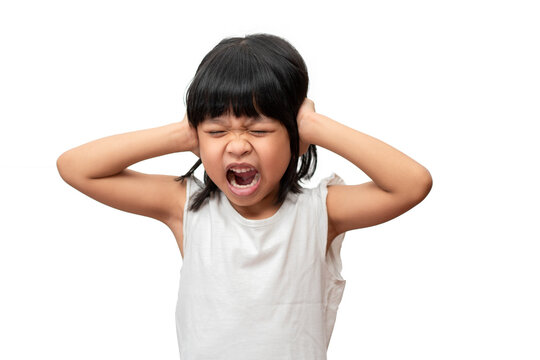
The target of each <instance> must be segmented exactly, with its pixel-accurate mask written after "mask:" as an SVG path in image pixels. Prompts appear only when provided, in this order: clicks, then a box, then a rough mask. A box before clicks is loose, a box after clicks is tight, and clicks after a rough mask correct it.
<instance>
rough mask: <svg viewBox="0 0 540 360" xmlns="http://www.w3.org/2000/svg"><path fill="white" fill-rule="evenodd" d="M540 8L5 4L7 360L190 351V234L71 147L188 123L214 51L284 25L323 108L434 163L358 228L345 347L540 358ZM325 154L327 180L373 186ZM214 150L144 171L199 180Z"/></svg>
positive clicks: (1, 330)
mask: <svg viewBox="0 0 540 360" xmlns="http://www.w3.org/2000/svg"><path fill="white" fill-rule="evenodd" d="M534 3H535V2H534V1H478V0H467V1H371V2H356V5H353V2H340V1H333V2H330V5H329V3H328V2H321V3H320V4H319V3H316V2H312V1H310V2H308V1H272V2H270V1H267V2H256V1H253V0H251V1H215V2H208V1H207V2H204V1H200V2H196V1H189V2H179V1H156V0H154V1H149V0H147V1H133V0H131V1H121V0H106V1H103V0H100V1H96V0H94V1H74V0H69V1H67V0H66V1H59V0H50V1H24V0H19V1H15V0H12V1H3V2H2V3H1V5H0V47H1V48H0V51H1V53H2V54H1V56H0V65H1V66H0V118H1V122H0V124H1V125H0V126H1V132H0V156H1V162H0V166H1V174H2V175H1V178H0V181H1V186H0V199H1V204H2V205H1V206H2V218H1V219H2V220H1V222H2V225H1V227H0V238H1V242H0V288H1V296H0V339H1V343H2V344H1V345H0V358H2V359H6V360H7V359H9V360H19V359H55V360H61V359H70V360H71V359H103V360H106V359H170V360H173V359H178V348H177V343H176V332H175V331H176V329H175V323H174V310H175V304H176V300H177V291H178V281H179V271H180V267H181V261H182V259H181V257H180V253H179V251H178V248H177V245H176V243H175V240H174V237H173V235H172V233H171V232H170V230H169V229H168V228H167V227H166V226H164V225H163V224H161V223H159V222H158V221H155V220H153V219H150V218H145V217H142V216H139V215H133V214H130V213H126V212H122V211H119V210H116V209H114V208H111V207H107V206H105V205H103V204H101V203H99V202H97V201H95V200H93V199H91V198H89V197H87V196H86V195H84V194H82V193H80V192H78V191H77V190H75V189H73V188H72V187H70V186H69V185H67V184H66V183H65V182H63V180H62V179H61V178H60V176H59V174H58V172H57V169H56V159H57V157H58V156H59V155H60V154H61V153H62V152H64V151H66V150H68V149H70V148H73V147H75V146H78V145H80V144H83V143H86V142H89V141H91V140H95V139H97V138H101V137H105V136H108V135H113V134H117V133H124V132H128V131H132V130H138V129H145V128H151V127H157V126H161V125H165V124H168V123H171V122H175V121H180V120H181V119H182V116H183V114H184V110H185V107H184V106H185V105H184V96H185V90H186V88H187V86H188V84H189V81H190V80H191V78H192V77H193V75H194V73H195V70H196V67H197V65H198V64H199V62H200V61H201V60H202V58H203V56H204V55H205V54H206V53H207V52H208V51H209V50H210V49H211V48H212V47H213V46H214V45H215V44H217V43H218V42H219V41H220V40H221V39H222V38H224V37H228V36H243V35H246V34H250V33H255V32H268V33H273V34H276V35H279V36H282V37H284V38H286V39H287V40H289V41H290V42H291V43H292V44H293V45H294V46H295V47H296V48H297V49H298V50H299V52H300V53H301V54H302V56H303V57H304V59H305V61H306V63H307V66H308V70H309V74H310V88H309V93H308V96H309V97H310V98H311V99H313V100H314V102H315V106H316V109H317V111H318V112H320V113H323V114H325V115H327V116H330V117H332V118H333V119H335V120H337V121H340V122H342V123H344V124H346V125H348V126H350V127H353V128H355V129H358V130H360V131H362V132H365V133H367V134H369V135H372V136H374V137H376V138H378V139H380V140H382V141H384V142H386V143H388V144H390V145H392V146H394V147H395V148H397V149H399V150H400V151H402V152H404V153H406V154H407V155H409V156H410V157H412V158H413V159H415V160H416V161H418V162H419V163H421V164H422V165H424V166H425V167H426V168H427V169H428V170H429V171H430V173H431V175H432V177H433V188H432V190H431V193H430V194H429V195H428V197H427V198H426V199H425V200H424V201H423V202H422V203H420V204H419V205H417V206H416V207H415V208H413V209H412V210H410V211H409V212H407V213H405V214H403V215H401V216H400V217H398V218H396V219H394V220H392V221H389V222H387V223H383V224H380V225H377V226H374V227H370V228H365V229H359V230H355V231H352V232H349V233H348V234H347V235H346V237H345V241H344V244H343V248H342V259H343V271H342V275H343V277H344V278H345V279H346V280H347V284H346V288H345V293H344V297H343V300H342V303H341V306H340V309H339V312H338V317H337V321H336V326H335V329H334V333H333V335H332V340H331V342H330V347H329V350H328V358H329V359H330V360H346V359H350V360H356V359H366V360H367V359H369V360H379V359H381V360H382V359H392V360H394V359H415V360H420V359H429V360H432V359H452V360H454V359H475V360H476V359H520V360H526V359H540V310H539V305H538V304H540V289H539V285H540V282H539V280H540V276H539V274H540V262H539V261H538V259H539V257H540V245H539V240H540V231H539V230H538V228H537V222H538V215H539V211H538V207H537V205H538V202H539V201H540V196H539V190H538V188H539V183H540V182H539V180H540V179H539V170H538V160H537V157H538V154H539V153H540V152H539V146H538V140H537V137H538V131H537V130H536V128H535V127H534V125H535V124H534V123H535V122H538V121H539V120H540V110H539V108H540V106H539V100H540V85H539V84H540V71H539V68H540V67H539V64H540V51H539V43H540V42H539V40H540V36H539V34H540V25H539V21H538V19H539V17H540V12H539V11H538V9H537V8H535V4H534ZM319 154H320V160H319V168H318V170H317V174H316V176H315V178H314V179H313V181H312V183H311V184H308V187H312V186H313V184H315V183H317V182H318V180H319V179H321V178H322V177H326V176H328V175H329V174H330V173H331V172H336V173H338V174H339V175H340V176H341V177H342V178H343V179H344V180H345V181H346V183H348V184H355V183H361V182H365V181H368V180H369V178H368V177H367V176H366V175H365V174H364V173H363V172H362V171H361V170H359V169H357V168H355V167H354V166H353V165H352V164H351V163H349V162H347V161H346V160H344V159H342V158H340V157H338V156H337V155H335V154H333V153H329V152H328V151H325V150H324V149H321V148H319ZM195 160H196V157H195V156H194V155H193V154H191V153H176V154H170V155H166V156H162V157H159V158H154V159H149V160H145V161H143V162H140V163H137V164H135V165H133V166H132V168H133V169H135V170H138V171H143V172H148V173H160V174H168V175H180V174H183V173H184V172H185V171H187V170H188V169H189V167H191V165H192V164H193V163H194V162H195ZM198 174H199V175H200V172H199V173H198Z"/></svg>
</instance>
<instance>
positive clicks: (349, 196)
mask: <svg viewBox="0 0 540 360" xmlns="http://www.w3.org/2000/svg"><path fill="white" fill-rule="evenodd" d="M297 119H298V129H299V132H300V139H301V152H302V153H303V152H305V150H306V149H307V145H308V144H314V145H318V146H322V147H324V148H325V149H328V150H330V151H332V152H334V153H336V154H338V155H340V156H342V157H344V158H345V159H347V160H349V161H350V162H352V163H353V164H354V165H356V166H357V167H358V168H360V169H361V170H362V171H363V172H364V173H366V175H368V176H369V177H370V178H371V179H372V180H373V181H370V182H366V183H363V184H359V185H334V186H329V187H328V195H327V199H326V204H327V211H328V226H329V238H330V239H333V237H334V236H337V235H338V234H341V233H343V232H346V231H348V230H353V229H359V228H363V227H369V226H373V225H377V224H380V223H383V222H386V221H388V220H391V219H393V218H395V217H397V216H399V215H401V214H403V213H405V212H406V211H408V210H410V209H411V208H413V207H414V206H415V205H417V204H418V203H420V202H421V201H422V200H423V199H424V198H425V197H426V196H427V194H428V193H429V192H430V190H431V186H432V178H431V174H430V173H429V171H428V170H427V169H426V168H425V167H424V166H422V165H421V164H419V163H417V162H416V161H414V160H413V159H411V158H410V157H408V156H407V155H405V154H404V153H402V152H400V151H399V150H397V149H395V148H393V147H392V146H390V145H388V144H386V143H384V142H382V141H380V140H378V139H376V138H374V137H372V136H369V135H367V134H364V133H362V132H360V131H358V130H355V129H352V128H350V127H348V126H346V125H343V124H341V123H339V122H337V121H335V120H332V119H331V118H329V117H327V116H324V115H321V114H318V113H316V112H315V107H314V104H313V101H311V100H309V99H307V98H306V100H305V101H304V103H303V104H302V107H301V108H300V111H299V112H298V118H297Z"/></svg>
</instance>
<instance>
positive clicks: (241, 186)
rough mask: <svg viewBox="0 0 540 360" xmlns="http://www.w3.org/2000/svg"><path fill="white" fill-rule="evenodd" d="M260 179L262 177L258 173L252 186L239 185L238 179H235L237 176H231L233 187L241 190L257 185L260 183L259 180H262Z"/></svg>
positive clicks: (252, 181)
mask: <svg viewBox="0 0 540 360" xmlns="http://www.w3.org/2000/svg"><path fill="white" fill-rule="evenodd" d="M260 177H261V176H260V175H259V173H257V174H255V176H254V177H253V180H251V184H246V185H238V184H237V183H236V178H235V176H234V175H233V176H231V185H232V186H234V187H237V188H239V189H245V188H248V187H250V186H253V185H255V184H256V183H257V181H259V178H260Z"/></svg>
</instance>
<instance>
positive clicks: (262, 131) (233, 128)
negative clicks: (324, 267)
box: [197, 114, 291, 219]
mask: <svg viewBox="0 0 540 360" xmlns="http://www.w3.org/2000/svg"><path fill="white" fill-rule="evenodd" d="M197 134H198V137H199V150H200V156H201V160H202V163H203V166H204V168H205V170H206V173H207V174H208V176H209V177H210V178H211V179H212V181H213V182H214V183H215V184H216V185H217V187H218V188H219V189H220V190H221V191H222V192H223V193H224V194H225V195H226V196H227V198H228V199H229V201H230V202H231V205H232V206H233V207H234V208H235V209H236V211H238V212H239V213H240V214H241V215H242V216H244V217H246V218H251V219H263V218H267V217H270V216H272V215H273V214H274V213H275V211H277V209H278V207H277V206H275V205H274V204H273V203H274V201H275V199H276V198H277V194H278V190H279V181H280V180H281V177H282V176H283V174H284V173H285V170H287V167H288V165H289V162H290V159H291V150H290V143H289V134H288V133H287V129H286V128H285V127H284V126H283V125H282V124H281V123H280V122H279V121H278V120H275V119H272V118H268V117H265V116H261V117H260V118H259V119H253V118H248V117H239V118H237V117H235V116H234V115H229V114H224V115H222V116H219V117H217V118H212V119H206V120H204V121H203V122H202V123H200V125H199V126H198V127H197ZM231 168H232V170H231ZM234 170H236V171H234ZM246 170H247V171H246Z"/></svg>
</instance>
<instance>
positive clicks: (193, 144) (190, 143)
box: [180, 112, 201, 158]
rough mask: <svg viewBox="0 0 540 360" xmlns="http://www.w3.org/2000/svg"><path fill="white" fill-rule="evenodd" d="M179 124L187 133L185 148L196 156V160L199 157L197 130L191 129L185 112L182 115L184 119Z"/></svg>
mask: <svg viewBox="0 0 540 360" xmlns="http://www.w3.org/2000/svg"><path fill="white" fill-rule="evenodd" d="M180 124H181V125H182V126H183V127H184V129H186V131H187V147H188V150H189V151H191V152H192V153H194V154H195V155H197V157H198V158H200V157H201V154H200V151H199V136H198V135H197V129H195V128H193V127H192V126H191V124H190V123H189V120H188V116H187V112H186V114H185V115H184V118H183V119H182V121H181V122H180Z"/></svg>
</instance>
